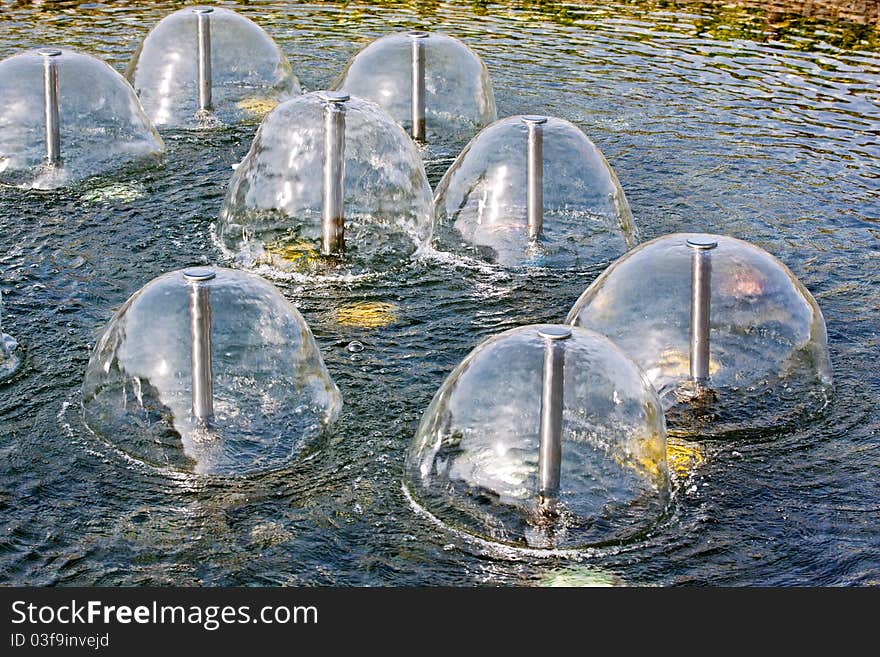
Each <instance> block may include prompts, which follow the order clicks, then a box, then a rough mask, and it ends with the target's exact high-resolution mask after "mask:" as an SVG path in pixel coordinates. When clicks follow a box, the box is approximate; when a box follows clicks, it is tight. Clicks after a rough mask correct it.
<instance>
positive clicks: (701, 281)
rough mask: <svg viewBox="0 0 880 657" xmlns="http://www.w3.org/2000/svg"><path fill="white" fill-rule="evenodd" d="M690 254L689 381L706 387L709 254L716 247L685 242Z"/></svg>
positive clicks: (707, 242) (708, 244)
mask: <svg viewBox="0 0 880 657" xmlns="http://www.w3.org/2000/svg"><path fill="white" fill-rule="evenodd" d="M687 245H688V247H689V248H691V249H692V250H693V253H692V254H691V343H690V370H691V380H692V381H693V382H694V383H696V384H697V385H705V384H706V382H707V381H708V380H709V358H710V353H709V319H710V309H711V302H712V300H711V297H712V261H711V259H710V257H709V251H711V250H712V249H714V248H715V247H717V246H718V242H714V241H711V240H688V241H687Z"/></svg>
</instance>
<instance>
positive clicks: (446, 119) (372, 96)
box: [334, 31, 496, 142]
mask: <svg viewBox="0 0 880 657" xmlns="http://www.w3.org/2000/svg"><path fill="white" fill-rule="evenodd" d="M334 88H335V89H338V90H339V91H344V92H345V93H348V94H351V95H352V96H359V97H361V98H367V99H369V100H372V101H373V102H375V103H378V104H379V105H380V106H381V107H382V108H383V109H385V110H386V111H387V112H388V113H389V114H391V116H393V117H394V119H395V120H396V121H398V122H399V123H400V124H401V125H403V126H404V127H405V128H406V130H407V131H408V132H409V133H410V134H411V135H412V137H413V139H415V140H417V141H420V142H424V141H436V140H438V139H466V138H467V137H468V136H470V135H472V134H473V133H474V132H476V131H477V130H479V129H480V128H482V127H483V126H485V125H488V124H489V123H491V122H492V121H494V120H495V118H496V113H495V96H494V94H493V92H492V83H491V81H490V80H489V71H488V69H487V68H486V65H485V64H484V63H483V61H482V60H481V59H480V57H479V56H478V55H477V54H476V53H475V52H474V51H473V50H471V49H470V48H468V47H467V46H466V45H465V44H463V43H462V42H461V41H459V40H458V39H454V38H453V37H450V36H447V35H445V34H438V33H436V32H422V31H413V32H406V33H401V34H389V35H387V36H384V37H382V38H381V39H377V40H376V41H374V42H372V43H371V44H369V45H368V46H367V47H366V48H364V49H363V50H361V51H360V52H359V53H358V54H357V55H356V56H355V57H354V58H353V59H352V60H351V61H350V62H349V64H348V66H347V67H346V69H345V71H343V73H342V75H341V76H340V78H339V80H338V81H337V83H336V85H335V87H334Z"/></svg>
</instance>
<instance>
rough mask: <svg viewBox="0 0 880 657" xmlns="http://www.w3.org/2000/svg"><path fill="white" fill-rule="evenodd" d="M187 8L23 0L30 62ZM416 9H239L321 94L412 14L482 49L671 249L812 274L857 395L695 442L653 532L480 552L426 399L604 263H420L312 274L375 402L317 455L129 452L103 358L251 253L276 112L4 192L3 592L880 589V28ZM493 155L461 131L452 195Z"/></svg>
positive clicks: (336, 373) (336, 335)
mask: <svg viewBox="0 0 880 657" xmlns="http://www.w3.org/2000/svg"><path fill="white" fill-rule="evenodd" d="M178 5H179V3H172V2H156V3H149V4H147V5H146V6H145V7H142V8H132V7H128V6H116V5H112V4H106V5H105V4H92V5H84V4H80V3H76V2H69V3H68V2H57V3H48V2H46V3H29V2H9V1H7V0H3V1H2V2H0V56H3V57H5V56H8V55H10V54H12V53H13V52H15V51H16V50H18V49H20V48H24V47H31V46H36V45H38V44H43V43H47V42H52V43H54V44H57V45H65V46H72V47H76V48H80V49H83V50H86V51H89V52H92V53H95V54H98V55H100V56H102V57H104V58H106V59H107V60H109V61H110V62H111V63H112V64H113V65H114V66H116V67H117V69H119V70H122V69H123V68H124V66H125V63H126V62H127V59H128V57H129V55H130V54H131V53H132V52H133V51H134V49H135V47H136V44H137V41H138V40H139V38H140V37H141V36H142V35H143V34H144V33H145V32H146V30H147V29H148V28H149V26H151V25H152V24H153V23H155V22H156V21H157V20H158V19H159V18H160V17H161V16H162V15H164V14H165V13H167V12H169V11H170V10H172V9H173V8H175V7H177V6H178ZM412 6H413V7H417V9H411V8H410V7H409V6H408V5H406V4H403V3H381V4H378V5H376V6H370V5H368V4H360V3H347V4H346V5H341V4H332V3H323V4H291V3H273V2H268V3H262V2H250V3H247V4H242V5H240V6H236V9H237V10H238V11H240V12H242V13H244V14H245V15H247V16H249V17H251V18H252V19H254V20H256V21H257V22H259V23H260V24H261V25H263V26H264V27H265V28H266V29H267V30H268V31H269V32H270V33H271V34H272V35H273V36H274V37H275V38H276V39H277V40H278V41H279V43H280V44H281V46H282V48H283V49H284V50H285V52H287V54H288V55H289V56H290V58H291V61H292V63H293V65H294V67H295V69H296V71H297V73H298V75H299V77H300V79H301V80H302V82H303V83H304V85H305V86H306V87H308V88H309V89H317V88H321V87H326V86H328V85H329V84H330V83H331V82H332V81H333V79H334V78H335V76H336V75H337V74H338V72H339V71H340V70H341V68H342V66H343V65H344V63H345V62H346V61H347V59H348V58H349V57H350V56H351V55H352V54H354V53H355V52H356V51H357V50H358V49H359V48H360V47H361V46H362V45H364V44H365V43H366V42H367V41H368V40H369V39H371V38H373V37H376V36H378V35H380V34H383V33H385V32H386V31H388V30H390V29H396V28H401V29H402V28H409V27H412V26H415V25H419V26H430V27H431V28H432V29H436V30H440V31H446V32H448V33H450V34H453V35H456V36H459V37H461V38H463V39H464V40H466V41H467V42H468V43H470V44H471V45H472V46H473V47H474V48H475V49H476V50H477V51H478V52H479V53H480V54H481V55H482V56H483V57H484V59H485V61H486V63H487V64H488V66H489V69H490V71H491V74H492V76H493V80H494V83H495V89H496V98H497V101H498V109H499V115H500V116H504V115H507V114H513V113H524V112H528V113H546V114H553V115H557V116H561V117H564V118H566V119H568V120H571V121H573V122H575V123H576V124H578V125H580V126H581V127H582V128H583V129H584V130H585V131H586V132H587V134H588V135H590V137H591V138H592V139H593V140H594V141H595V142H596V143H597V144H598V145H599V147H600V148H601V149H602V150H603V151H604V153H605V155H606V156H607V157H608V159H609V161H610V162H611V164H612V165H613V166H614V168H615V170H616V172H617V174H618V176H619V178H620V181H621V183H622V185H623V187H624V189H625V190H626V193H627V195H628V198H629V202H630V204H631V206H632V209H633V213H634V215H635V218H636V221H637V222H638V225H639V227H640V231H641V234H642V237H643V238H645V239H648V238H651V237H655V236H658V235H661V234H664V233H668V232H673V231H691V230H693V231H712V232H721V233H729V234H732V235H735V236H737V237H741V238H744V239H747V240H749V241H752V242H755V243H757V244H758V245H760V246H762V247H764V248H766V249H768V250H769V251H771V252H772V253H774V254H776V255H777V256H779V257H780V258H781V259H782V260H783V261H784V262H786V263H787V264H788V265H789V267H790V268H791V269H792V270H793V272H794V273H795V275H797V276H798V277H799V278H800V279H801V280H802V281H803V282H804V283H805V284H806V285H807V287H808V288H809V289H810V290H811V291H812V292H813V294H814V295H815V296H816V297H817V299H818V301H819V303H820V305H821V306H822V308H823V310H824V312H825V317H826V320H827V322H828V332H829V342H830V347H831V355H832V360H833V364H834V367H835V384H836V392H835V398H834V400H833V403H832V405H831V407H830V408H829V409H827V410H826V412H825V413H824V414H823V415H822V416H821V417H819V418H818V419H815V420H813V421H811V422H809V423H807V424H803V425H801V426H796V427H789V428H788V429H786V430H785V431H784V432H776V433H771V434H763V435H761V436H759V437H757V438H754V439H749V440H746V439H731V440H726V441H725V440H720V441H699V440H697V441H695V442H694V443H693V444H692V447H695V448H696V449H697V450H698V451H699V457H695V458H693V459H692V463H693V467H692V468H690V469H688V470H685V469H682V470H681V471H680V472H679V474H678V475H677V477H676V484H675V489H674V497H673V505H672V508H671V510H670V513H669V514H668V516H667V517H666V518H665V519H664V520H663V521H662V522H661V523H660V524H659V525H658V526H657V527H655V529H654V531H653V532H652V533H651V535H650V536H648V537H647V538H644V539H642V540H639V541H637V542H633V543H630V544H627V545H624V546H621V547H618V548H614V549H605V550H601V551H597V552H595V553H589V554H585V555H584V556H583V558H582V559H581V560H580V561H575V560H573V559H563V558H551V559H545V558H537V557H534V556H528V555H515V554H502V553H499V552H495V551H493V550H492V549H491V548H489V547H487V546H482V545H473V544H469V543H467V542H466V541H464V540H462V539H461V538H460V537H458V536H455V535H452V534H450V533H448V532H446V531H444V530H442V529H441V528H439V527H437V526H435V525H433V524H431V523H430V522H429V521H428V520H426V519H424V518H422V517H420V516H417V515H416V514H415V513H414V512H413V511H412V509H411V508H410V506H409V505H408V503H407V502H406V499H405V498H404V496H403V494H402V492H401V490H400V477H401V473H402V469H403V454H404V450H405V448H406V446H407V444H408V442H409V440H410V438H411V436H412V435H413V432H414V430H415V427H416V424H417V422H418V420H419V418H420V416H421V413H422V411H423V410H424V409H425V408H426V407H427V405H428V402H429V401H430V399H431V397H432V396H433V394H434V392H435V390H436V389H437V387H438V386H439V385H440V383H441V382H442V380H443V379H444V377H445V376H446V374H447V373H448V372H449V371H450V370H451V369H452V368H453V367H454V365H455V364H457V363H458V361H459V360H460V359H461V358H462V357H463V356H464V355H465V354H467V353H468V352H469V351H470V349H471V348H473V346H475V344H476V343H477V342H478V341H479V340H481V339H482V338H484V337H486V336H488V335H491V334H493V333H496V332H498V331H501V330H504V329H507V328H511V327H514V326H517V325H520V324H523V323H530V322H538V321H560V320H562V319H563V318H564V317H565V314H566V313H567V311H568V309H569V308H570V306H571V305H572V303H573V302H574V301H575V299H576V298H577V297H578V295H579V294H580V292H581V291H582V290H583V289H584V288H585V287H586V286H587V285H588V283H589V282H590V281H591V280H592V279H593V278H594V277H595V276H596V275H597V274H598V272H599V271H600V270H601V269H602V267H598V268H595V269H591V270H588V271H568V272H562V273H554V272H547V271H531V272H529V273H527V274H526V273H514V272H505V271H504V270H499V269H492V268H485V267H484V268H473V267H471V266H468V265H466V264H464V263H460V262H458V261H456V260H454V259H451V258H449V259H433V260H419V261H415V262H412V263H409V264H407V265H405V266H402V267H399V268H397V269H396V270H393V271H390V272H389V273H388V274H387V275H385V276H382V277H378V278H368V279H364V280H358V281H354V282H349V283H332V282H327V281H322V282H308V281H301V280H294V281H290V282H288V283H286V284H285V285H284V287H283V290H284V293H285V294H286V295H287V296H288V297H289V298H291V299H292V300H293V301H294V302H295V303H296V305H297V306H298V307H299V308H300V309H301V310H302V312H303V314H304V315H305V317H306V319H307V320H308V322H309V324H310V325H311V327H312V330H313V331H314V333H315V336H316V338H317V340H318V342H319V344H320V346H321V348H322V351H323V354H324V358H325V361H326V363H327V366H328V368H329V369H330V371H331V374H332V375H333V377H334V379H335V380H336V382H337V384H338V385H339V387H340V389H341V391H342V394H343V396H344V399H345V407H344V409H343V414H342V419H341V422H340V423H339V424H338V425H337V427H336V429H335V431H334V432H333V434H332V435H329V436H327V437H326V438H324V439H322V440H321V441H319V442H318V443H317V444H315V445H314V446H313V447H312V449H310V450H309V452H308V453H307V454H304V455H303V456H302V457H301V458H300V459H298V460H297V461H296V462H294V463H292V464H291V465H290V467H289V468H287V469H285V470H282V471H279V472H275V473H272V474H269V475H263V476H256V477H251V478H247V479H237V480H226V481H224V480H217V479H202V478H197V477H192V476H183V475H169V474H168V473H163V472H159V471H156V470H153V469H150V468H148V467H146V466H143V465H140V464H138V463H135V462H132V461H129V460H126V459H125V458H123V457H122V456H120V455H119V454H118V453H116V452H114V451H112V450H110V449H108V448H107V447H105V446H104V444H103V443H101V442H100V441H98V440H97V439H95V438H94V437H93V436H91V435H90V434H89V433H88V432H86V431H85V430H84V429H83V425H82V423H81V420H80V415H79V411H78V406H79V397H78V387H79V385H80V384H81V381H82V375H83V372H84V369H85V366H86V362H87V360H88V356H89V353H90V350H91V348H92V346H93V344H94V340H95V337H96V335H97V333H98V332H99V330H100V329H101V327H102V326H103V325H104V324H105V323H106V321H107V320H108V319H109V318H110V316H111V314H112V312H113V310H114V309H115V308H117V307H118V306H119V305H120V304H122V302H123V301H125V299H126V298H127V297H128V296H129V295H130V294H131V293H132V292H134V291H135V290H136V289H138V288H139V287H141V286H142V285H143V284H144V283H146V282H147V281H149V280H150V279H151V278H153V277H154V276H156V275H158V274H160V273H162V272H165V271H167V270H170V269H174V268H178V267H182V266H184V265H187V264H192V263H198V262H217V261H221V255H220V252H219V251H218V249H217V247H216V245H215V242H214V241H213V240H212V237H211V224H212V223H213V222H214V221H215V219H216V215H217V212H218V210H219V207H220V203H221V201H222V198H223V195H224V191H225V185H226V183H227V181H228V179H229V177H230V174H231V165H232V164H233V163H235V162H237V161H239V160H240V159H241V157H242V156H243V155H244V153H245V152H246V151H247V148H248V145H249V142H250V139H251V137H252V135H253V132H254V127H253V126H250V127H242V128H238V129H234V130H218V131H215V132H205V133H177V134H174V133H170V134H166V135H165V137H166V143H167V146H168V153H167V155H166V157H165V160H164V165H163V166H162V167H161V168H157V169H151V170H145V171H142V172H140V173H139V174H138V175H137V176H136V177H135V178H134V179H130V180H121V181H120V180H116V181H111V180H104V181H102V182H101V183H100V184H98V185H97V186H94V185H93V186H91V187H89V188H86V189H77V190H69V191H62V192H58V193H52V194H35V193H31V194H27V193H23V192H18V191H12V190H8V189H5V190H0V226H2V230H0V283H2V289H3V292H4V301H5V310H6V314H5V316H4V318H3V327H4V330H5V331H6V332H8V333H11V334H12V335H14V336H15V337H16V338H18V340H19V342H20V343H21V344H22V345H23V347H24V348H25V350H26V355H27V362H26V366H25V369H24V370H23V371H22V373H21V374H20V375H19V376H18V377H17V378H16V379H15V380H14V381H12V382H10V383H7V384H4V385H2V386H0V509H2V515H0V581H2V582H4V583H15V584H105V585H106V584H172V583H173V584H182V585H188V584H325V585H328V584H331V585H332V584H336V585H366V584H369V585H380V584H389V585H406V584H409V585H412V584H431V585H434V584H441V585H442V584H447V585H450V584H451V585H468V584H483V583H488V584H538V583H548V582H559V581H575V580H577V581H583V580H584V579H590V578H595V579H594V580H593V581H613V582H623V583H631V584H659V585H671V584H697V583H713V584H730V585H743V584H770V585H774V584H823V585H828V584H874V585H877V584H880V529H878V526H880V476H878V464H880V438H878V435H877V431H878V428H880V413H878V409H877V395H878V389H880V374H878V371H877V367H876V364H877V357H878V342H880V341H878V330H880V321H878V309H880V292H878V290H880V267H878V264H880V260H878V238H880V192H878V189H880V85H878V81H880V55H878V54H877V51H876V31H872V30H873V28H872V27H871V26H868V27H867V28H865V26H861V27H853V26H847V25H842V26H841V25H837V26H835V25H818V26H817V25H815V24H810V25H808V26H807V27H806V28H803V29H801V28H798V29H788V30H787V31H786V32H785V33H784V34H781V35H780V33H779V30H776V31H775V32H774V31H772V30H770V31H768V30H766V29H762V28H761V27H760V25H758V26H757V27H755V24H754V21H752V23H746V24H745V26H746V27H745V28H742V29H739V28H737V25H738V24H734V26H733V27H729V28H728V29H723V28H724V26H725V25H726V24H727V23H725V21H724V20H719V18H718V16H719V14H717V13H711V11H713V10H708V9H706V10H699V11H704V12H709V13H697V12H698V10H696V9H693V8H691V9H688V8H681V9H679V10H677V11H678V12H685V11H687V12H689V13H677V11H676V10H675V9H674V8H673V9H666V10H661V9H658V8H656V6H655V5H654V4H651V3H646V4H645V5H636V6H635V8H634V6H633V5H631V4H629V3H626V4H620V5H615V4H613V3H610V4H609V3H605V6H604V7H603V8H598V7H592V6H590V5H589V3H588V4H587V6H576V5H562V4H554V3H552V2H551V3H507V4H502V5H486V4H483V3H474V4H438V3H430V2H428V3H417V4H414V5H412ZM718 11H721V10H718ZM750 20H751V19H750ZM707 26H709V27H707ZM713 26H714V27H713ZM740 27H741V26H740ZM746 28H748V29H746ZM843 48H845V49H843ZM463 146H464V144H463V143H449V144H439V145H434V146H432V147H431V149H430V151H429V153H428V154H427V156H428V158H429V160H430V162H429V174H430V177H431V182H432V184H436V183H437V181H438V180H439V178H440V176H441V175H442V173H443V171H444V170H445V168H446V166H448V164H449V163H450V162H451V159H452V158H453V157H454V155H455V154H456V153H457V152H458V151H459V150H460V149H461V148H462V147H463ZM357 301H375V302H382V303H386V304H387V303H391V304H394V305H395V306H396V308H395V309H394V310H393V314H394V316H395V317H396V321H394V322H393V323H392V324H390V325H387V326H374V327H372V328H356V327H351V326H349V325H347V323H344V324H341V323H340V322H339V321H338V320H339V318H340V317H343V316H345V309H346V308H347V306H348V305H349V304H351V303H353V302H357ZM374 323H381V322H374ZM361 347H362V348H361ZM566 577H570V578H575V579H565V578H566Z"/></svg>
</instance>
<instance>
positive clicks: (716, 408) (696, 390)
mask: <svg viewBox="0 0 880 657" xmlns="http://www.w3.org/2000/svg"><path fill="white" fill-rule="evenodd" d="M567 321H568V322H570V323H571V324H573V325H575V326H582V327H585V328H589V329H592V330H594V331H597V332H599V333H602V334H604V335H607V336H608V337H609V338H611V339H612V340H613V341H614V342H615V343H616V344H618V345H619V346H620V347H621V348H622V349H623V350H624V351H625V352H626V353H627V354H629V355H630V357H631V358H632V359H633V360H634V361H635V362H636V363H638V365H639V366H640V367H641V368H642V369H643V370H644V371H645V373H646V375H647V377H648V378H649V379H650V380H651V382H652V383H653V385H654V386H655V387H656V389H657V390H658V391H659V394H660V398H661V400H662V401H663V404H664V406H665V407H666V408H672V412H671V414H670V415H669V423H670V428H675V429H677V430H684V431H686V432H693V433H699V434H702V435H714V434H722V433H726V432H729V431H747V432H753V433H754V432H760V431H761V430H762V429H764V428H768V427H773V426H778V425H783V424H786V423H788V422H790V421H793V420H795V419H797V418H798V417H801V416H803V415H804V414H805V413H807V414H808V413H811V412H814V411H815V410H817V409H819V408H823V407H824V406H825V405H826V404H827V401H828V395H829V392H830V386H831V362H830V358H829V355H828V345H827V337H826V330H825V321H824V318H823V317H822V311H821V310H820V309H819V306H818V305H817V304H816V300H815V299H814V298H813V297H812V295H811V294H810V293H809V291H807V289H806V288H805V287H804V286H803V285H802V284H801V283H800V282H799V281H798V280H797V279H796V278H795V277H794V275H793V274H792V273H791V272H790V271H789V270H788V268H787V267H786V266H785V265H784V264H782V263H781V262H780V261H779V260H777V259H776V258H775V257H773V256H772V255H770V254H769V253H767V252H766V251H764V250H763V249H760V248H758V247H757V246H754V245H752V244H749V243H747V242H743V241H741V240H738V239H735V238H733V237H726V236H723V235H706V234H698V233H687V234H674V235H667V236H664V237H660V238H658V239H655V240H652V241H650V242H646V243H645V244H642V245H641V246H639V247H638V248H636V249H634V250H633V251H631V252H629V253H627V254H626V255H625V256H623V257H622V258H620V259H619V260H618V261H617V262H615V263H614V264H613V265H611V266H610V267H609V268H608V269H607V270H606V271H605V272H604V273H603V274H602V275H601V276H600V277H599V278H598V279H597V280H596V281H595V282H594V283H593V284H592V285H590V287H589V288H587V290H586V291H585V292H584V293H583V294H582V295H581V297H580V298H579V299H578V301H577V303H575V305H574V307H573V308H572V309H571V312H570V313H569V315H568V319H567Z"/></svg>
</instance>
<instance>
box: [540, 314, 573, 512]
mask: <svg viewBox="0 0 880 657" xmlns="http://www.w3.org/2000/svg"><path fill="white" fill-rule="evenodd" d="M538 335H540V336H541V337H542V338H544V370H543V377H542V385H541V425H540V442H539V447H538V498H539V505H540V506H541V507H542V508H544V509H546V510H548V511H552V510H553V508H554V507H555V505H556V500H557V498H558V497H559V479H560V471H561V467H562V411H563V401H564V390H565V385H564V384H565V377H564V370H565V340H566V339H567V338H570V337H571V328H570V327H568V326H545V327H543V328H542V329H540V330H539V331H538Z"/></svg>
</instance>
